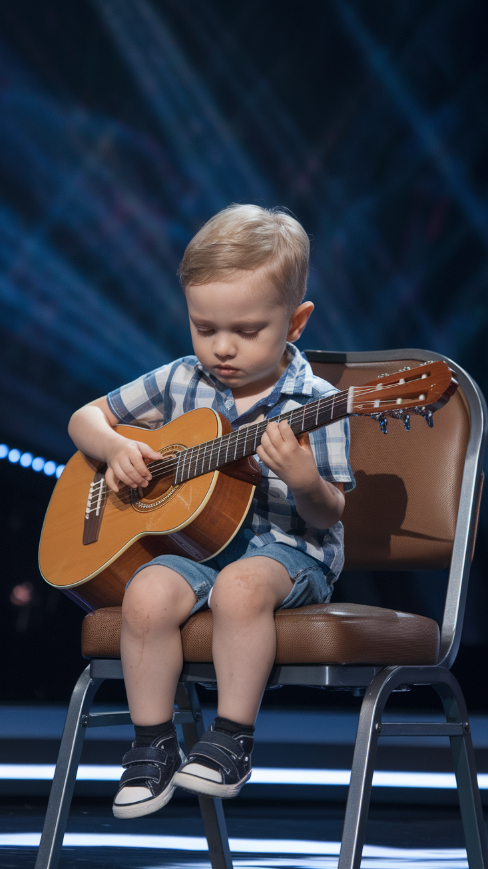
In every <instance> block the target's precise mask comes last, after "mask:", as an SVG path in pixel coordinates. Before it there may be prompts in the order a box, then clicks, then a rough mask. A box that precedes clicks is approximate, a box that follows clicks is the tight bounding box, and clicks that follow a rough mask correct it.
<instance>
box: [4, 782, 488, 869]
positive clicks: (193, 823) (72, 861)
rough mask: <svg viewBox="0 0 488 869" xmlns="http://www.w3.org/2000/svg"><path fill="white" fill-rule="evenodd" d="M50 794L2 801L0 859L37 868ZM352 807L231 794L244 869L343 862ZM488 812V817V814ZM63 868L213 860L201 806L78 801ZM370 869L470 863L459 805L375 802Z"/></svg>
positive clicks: (135, 868) (230, 816)
mask: <svg viewBox="0 0 488 869" xmlns="http://www.w3.org/2000/svg"><path fill="white" fill-rule="evenodd" d="M45 805H46V801H45V799H44V798H39V799H31V800H30V801H29V802H27V801H26V800H25V799H23V800H18V801H13V800H11V799H10V800H9V799H5V798H4V799H3V800H2V801H1V803H0V815H1V832H0V866H1V867H2V869H33V867H34V864H35V858H36V847H35V845H36V843H37V841H38V838H39V833H40V831H41V828H42V821H43V814H44V811H45ZM343 811H344V806H343V805H342V804H326V803H320V802H317V801H314V802H304V801H303V800H302V801H300V802H299V803H293V802H290V801H288V800H287V801H283V802H282V803H280V802H278V801H276V800H274V801H273V802H269V803H268V802H266V801H262V800H260V801H259V802H257V801H256V802H253V801H249V800H246V801H243V800H237V801H233V802H232V803H231V802H226V804H225V813H226V818H227V825H228V831H229V836H230V839H231V847H232V851H233V857H234V866H235V867H236V869H259V867H263V869H274V867H276V869H279V867H286V869H302V867H303V869H315V867H317V869H319V867H335V866H337V855H338V850H339V844H338V843H339V841H340V836H341V831H342V820H343ZM487 820H488V816H487ZM65 841H66V845H65V847H64V848H63V852H62V857H61V861H60V864H59V866H60V869H68V867H76V869H78V867H89V869H119V867H124V869H145V867H147V869H150V867H151V869H154V867H165V869H172V867H177V866H182V867H185V869H190V867H191V869H204V867H205V869H206V867H207V866H209V865H210V864H209V862H208V859H207V855H206V851H205V841H204V839H203V827H202V823H201V820H200V818H199V814H198V804H197V803H196V802H195V803H193V801H191V800H181V801H178V800H175V801H173V803H172V804H171V805H169V806H167V807H166V808H165V809H162V810H161V811H160V812H158V813H157V814H155V815H152V816H149V817H147V818H141V819H138V820H133V821H116V820H115V819H114V818H113V817H111V812H110V803H109V801H108V800H105V799H103V800H94V799H90V800H89V801H83V800H75V802H74V804H73V807H72V811H71V814H70V819H69V823H68V835H67V838H66V840H65ZM366 842H367V845H366V848H365V850H364V854H363V862H362V866H363V867H365V869H376V867H378V869H380V867H381V869H397V867H398V869H399V867H402V869H407V867H408V869H421V867H425V869H437V867H446V869H457V867H463V869H464V867H467V860H466V855H465V852H464V838H463V832H462V826H461V820H460V817H459V812H458V811H457V809H456V808H455V807H452V806H439V807H436V806H435V805H430V806H421V807H418V806H413V805H404V806H398V805H396V806H387V805H375V806H372V808H371V812H370V819H369V823H368V830H367V836H366Z"/></svg>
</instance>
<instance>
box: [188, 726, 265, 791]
mask: <svg viewBox="0 0 488 869" xmlns="http://www.w3.org/2000/svg"><path fill="white" fill-rule="evenodd" d="M253 747H254V739H253V738H252V736H249V735H248V734H244V733H237V734H236V735H235V736H229V735H228V734H227V733H221V732H220V731H216V730H209V731H207V733H204V734H203V736H202V738H201V739H200V741H199V742H197V743H196V745H194V746H193V748H192V750H191V751H190V753H189V755H188V760H187V761H186V763H184V764H183V765H182V766H181V767H180V769H179V770H178V772H177V773H176V775H175V777H174V784H175V785H176V787H180V788H184V789H185V790H186V791H190V792H191V793H194V794H207V795H208V796H211V797H222V798H224V799H225V798H226V797H227V798H229V797H235V796H237V794H238V793H239V791H240V789H241V788H242V786H243V785H245V784H246V782H247V781H248V780H249V779H250V777H251V772H252V767H251V752H252V750H253Z"/></svg>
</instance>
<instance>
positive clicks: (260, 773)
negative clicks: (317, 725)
mask: <svg viewBox="0 0 488 869" xmlns="http://www.w3.org/2000/svg"><path fill="white" fill-rule="evenodd" d="M122 772H123V770H122V767H120V766H112V765H109V764H80V766H79V767H78V773H77V776H76V778H77V780H78V781H114V782H117V781H118V780H119V779H120V776H121V775H122ZM53 775H54V764H50V763H32V764H28V763H25V764H24V763H1V764H0V780H8V781H21V780H23V781H50V780H51V779H52V777H53ZM350 778H351V772H350V770H348V769H282V768H280V767H255V768H254V769H253V772H252V778H251V781H250V784H253V785H294V786H297V785H303V786H317V785H322V786H324V785H325V786H327V787H347V786H348V785H349V780H350ZM478 786H479V788H480V790H488V773H478ZM373 787H380V788H381V787H383V788H420V789H433V790H454V789H455V788H456V777H455V775H454V773H452V772H405V771H402V770H398V771H396V770H388V771H386V770H377V771H376V772H375V773H374V775H373Z"/></svg>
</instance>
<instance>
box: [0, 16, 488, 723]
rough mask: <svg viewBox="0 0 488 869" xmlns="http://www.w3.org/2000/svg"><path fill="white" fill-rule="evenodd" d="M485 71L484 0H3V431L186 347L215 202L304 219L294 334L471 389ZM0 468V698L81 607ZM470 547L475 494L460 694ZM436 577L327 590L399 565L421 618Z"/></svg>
mask: <svg viewBox="0 0 488 869" xmlns="http://www.w3.org/2000/svg"><path fill="white" fill-rule="evenodd" d="M487 85H488V7H487V5H486V3H485V2H483V0H479V2H476V0H395V2H394V3H392V2H391V0H307V2H306V3H298V2H286V0H280V2H278V0H266V2H264V0H249V2H245V3H244V2H234V3H229V2H227V0H205V2H204V3H201V2H200V0H185V2H184V3H181V2H180V0H164V2H163V0H92V2H89V0H77V2H76V3H66V2H65V0H45V2H43V3H39V2H38V0H3V2H2V3H1V4H0V357H1V386H0V441H3V442H5V443H6V444H8V445H9V446H10V447H18V448H19V449H21V450H29V451H31V452H32V453H33V454H34V455H41V456H43V457H44V458H46V459H53V460H54V461H56V462H59V463H62V462H64V461H66V459H67V458H69V456H70V455H71V453H72V451H73V448H72V445H71V443H70V440H69V438H68V436H67V434H66V426H67V422H68V419H69V416H70V414H71V413H72V412H73V411H74V410H75V409H76V408H77V407H79V406H80V405H81V404H83V403H85V402H86V401H90V400H91V399H93V398H95V397H97V396H99V395H103V394H104V393H106V392H107V391H108V390H110V389H113V388H114V387H116V386H118V385H120V384H121V383H124V382H127V381H129V380H131V379H133V378H134V377H136V376H138V375H139V374H141V373H143V372H145V371H148V370H150V369H151V368H154V367H156V366H157V365H160V364H162V363H164V362H166V361H169V360H170V359H173V358H175V357H178V356H180V355H182V354H183V353H186V352H188V351H190V346H191V345H190V341H189V331H188V328H187V323H186V312H185V305H184V301H183V298H182V295H181V292H180V290H179V286H178V281H177V279H176V277H175V273H176V269H177V266H178V263H179V260H180V258H181V256H182V253H183V250H184V248H185V246H186V244H187V242H188V241H189V239H190V238H191V236H192V235H193V233H194V232H195V231H196V230H197V229H198V228H199V227H200V226H201V224H202V223H203V222H204V221H205V220H206V219H208V218H209V217H210V216H211V215H213V214H214V213H215V212H216V211H217V210H219V209H220V208H222V207H224V206H225V205H227V204H228V203H230V202H256V203H259V204H262V205H265V206H274V205H284V206H287V207H288V208H290V209H291V210H292V211H293V212H294V214H295V215H296V216H297V217H298V219H299V220H301V221H302V223H303V225H304V226H305V228H306V230H307V232H309V234H310V235H311V237H312V246H313V251H312V271H311V279H310V290H309V298H310V299H311V300H312V301H313V302H314V303H315V305H316V311H315V314H314V317H313V319H312V321H311V323H310V325H309V327H308V328H307V332H306V335H305V336H304V337H303V338H302V339H301V341H300V344H299V346H301V348H302V349H304V348H313V349H333V350H345V349H347V350H371V349H386V348H393V347H425V348H428V349H431V350H435V351H438V352H440V353H443V354H446V355H447V356H449V357H451V358H453V359H455V360H456V361H457V362H458V363H459V364H460V365H462V366H463V367H464V368H466V370H467V371H468V372H469V373H470V374H471V375H472V376H474V377H475V379H476V380H477V381H478V382H479V384H480V386H481V387H482V388H483V389H484V391H485V392H486V391H487V387H488V374H487V357H488V340H487V339H488V329H487V318H488V299H487V289H486V287H487V277H488V257H487V248H488V207H487V180H488V170H487V157H488V148H487V142H488V112H487V93H488V87H487ZM0 481H1V483H2V493H3V498H2V499H1V502H0V504H1V506H0V516H1V528H2V532H1V535H2V536H1V562H0V564H1V568H0V570H1V577H0V596H1V607H0V613H1V615H0V631H1V637H2V640H1V643H2V661H3V664H4V666H3V667H2V674H1V677H0V679H1V689H0V701H3V702H9V701H17V702H21V701H61V700H65V699H66V698H67V697H68V695H69V691H70V687H71V685H72V683H73V681H74V679H75V678H76V676H77V675H78V673H79V671H80V669H81V667H82V664H83V662H82V659H81V656H80V653H79V625H80V623H81V618H82V612H81V610H78V609H77V608H76V606H75V604H73V603H72V602H71V601H69V600H67V599H66V598H65V597H64V596H63V595H62V594H60V593H58V592H57V591H55V590H52V589H50V588H48V587H47V586H46V585H45V584H44V583H43V582H42V580H41V578H40V576H39V573H38V569H37V542H38V537H39V533H40V529H41V525H42V518H43V515H44V511H45V508H46V505H47V503H48V499H49V496H50V492H51V491H52V487H53V479H52V478H48V477H46V476H44V475H43V474H42V473H38V474H36V473H34V472H33V471H32V470H30V469H24V468H21V467H19V465H14V464H10V463H9V462H8V461H7V460H2V461H0ZM487 549H488V511H487V508H486V500H485V505H484V508H483V510H482V515H481V522H480V533H479V540H478V548H477V554H476V558H475V563H474V566H473V571H472V585H471V592H470V599H469V602H468V611H467V617H466V623H465V632H464V640H463V647H462V650H461V653H460V656H459V658H458V662H457V663H456V671H457V674H458V676H459V677H460V678H461V680H462V682H463V685H464V686H465V687H466V689H467V694H468V701H469V703H470V704H471V706H472V708H475V709H479V710H486V709H487V708H488V694H487V691H486V677H485V670H486V665H488V640H487V631H486V627H485V625H486V614H487V612H488V608H487V592H486V582H485V569H484V566H485V564H486V556H487ZM443 581H444V580H443V577H441V576H438V575H435V576H432V577H428V576H419V575H416V576H410V575H409V576H403V577H401V578H400V579H399V578H396V580H392V579H389V578H385V577H381V576H375V575H368V576H367V577H363V578H361V579H359V578H358V577H352V576H349V577H345V578H344V579H343V580H342V582H340V584H339V586H338V590H337V595H336V597H337V599H340V598H342V599H354V600H358V599H364V600H369V602H372V603H376V602H379V601H380V599H384V601H385V602H386V603H394V604H396V605H398V606H401V605H402V602H403V603H404V604H405V605H406V604H411V605H412V606H413V605H414V604H413V601H412V600H411V597H412V590H413V591H415V592H417V593H418V597H419V606H418V611H423V612H424V613H425V614H427V615H431V616H433V617H435V618H440V617H441V613H442V597H441V596H442V587H443ZM19 586H21V588H20V591H19ZM275 693H276V696H277V697H278V696H279V697H280V702H285V701H286V702H298V701H299V700H303V699H305V700H306V701H307V702H308V701H309V700H310V698H309V697H308V695H307V697H304V695H298V694H292V693H289V694H286V693H284V692H275ZM313 696H314V697H317V696H318V692H316V693H315V694H314V695H313ZM271 697H272V695H271V694H270V698H271ZM268 702H273V701H272V699H270V700H269V701H268ZM310 702H312V701H311V700H310ZM341 702H342V701H341Z"/></svg>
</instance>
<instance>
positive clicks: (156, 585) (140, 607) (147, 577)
mask: <svg viewBox="0 0 488 869" xmlns="http://www.w3.org/2000/svg"><path fill="white" fill-rule="evenodd" d="M179 580H181V582H180V581H179ZM186 586H187V583H186V581H185V580H184V579H183V578H182V577H177V576H176V575H175V574H174V571H172V570H168V569H166V568H165V567H162V566H159V565H158V566H154V567H147V568H144V570H141V571H140V572H139V573H138V574H137V576H135V577H134V579H133V580H132V582H131V583H130V585H129V587H128V589H127V591H126V593H125V595H124V600H123V602H122V617H123V621H124V623H125V625H126V626H127V627H130V628H133V629H136V630H139V631H140V630H143V631H144V632H146V631H148V630H151V628H158V627H163V626H164V625H166V624H173V623H178V624H179V623H180V622H181V621H184V619H185V618H187V613H186V609H188V607H189V610H188V614H189V612H190V610H191V608H192V606H193V601H192V600H190V594H186V595H185V593H187V592H190V593H191V589H190V587H189V586H188V588H187V587H186ZM186 597H188V598H189V600H188V601H186Z"/></svg>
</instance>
